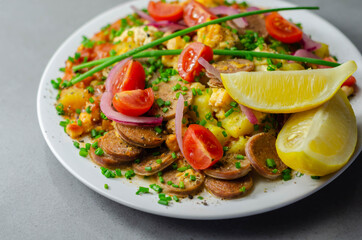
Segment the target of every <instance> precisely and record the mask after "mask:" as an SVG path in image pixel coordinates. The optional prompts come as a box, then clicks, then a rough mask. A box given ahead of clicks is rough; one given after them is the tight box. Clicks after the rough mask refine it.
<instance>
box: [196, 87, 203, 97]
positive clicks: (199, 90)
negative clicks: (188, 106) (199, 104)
mask: <svg viewBox="0 0 362 240" xmlns="http://www.w3.org/2000/svg"><path fill="white" fill-rule="evenodd" d="M196 92H197V94H199V95H200V96H201V95H202V91H201V89H199V88H197V89H196Z"/></svg>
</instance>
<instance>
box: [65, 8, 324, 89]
mask: <svg viewBox="0 0 362 240" xmlns="http://www.w3.org/2000/svg"><path fill="white" fill-rule="evenodd" d="M301 9H304V10H318V9H319V7H292V8H273V9H264V10H258V11H251V12H243V13H239V14H235V15H230V16H226V17H222V18H217V19H214V20H211V21H208V22H204V23H201V24H199V25H196V26H193V27H190V28H186V29H183V30H181V31H178V32H175V33H172V34H170V35H168V36H165V37H161V38H159V39H157V40H155V41H153V42H150V43H147V44H145V45H143V46H140V47H138V48H134V49H132V50H130V51H128V52H126V53H124V54H121V55H119V56H116V57H114V58H113V59H110V60H108V61H106V62H103V63H101V64H100V65H98V66H96V67H95V68H92V69H91V70H89V71H88V72H85V73H83V74H81V75H79V76H77V77H75V78H73V79H72V80H71V84H72V85H74V84H76V83H78V82H80V81H82V80H83V79H85V78H87V77H90V76H92V75H93V74H94V73H96V72H99V71H101V70H102V69H104V68H106V67H109V66H111V65H113V64H114V63H116V62H119V61H121V60H123V59H126V58H128V57H131V56H133V55H135V54H137V53H139V52H142V51H144V50H147V49H149V48H153V47H155V46H157V45H160V44H162V43H163V42H166V41H168V40H170V39H173V38H175V37H178V36H181V35H185V34H188V33H191V32H193V31H195V30H198V29H200V28H203V27H206V26H209V25H212V24H218V23H222V22H226V21H229V20H232V19H236V18H240V17H247V16H251V15H256V14H263V13H268V12H278V11H287V10H301Z"/></svg>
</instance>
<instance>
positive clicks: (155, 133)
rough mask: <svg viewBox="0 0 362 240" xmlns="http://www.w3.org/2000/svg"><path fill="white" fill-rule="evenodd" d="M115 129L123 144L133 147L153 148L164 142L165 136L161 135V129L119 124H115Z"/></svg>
mask: <svg viewBox="0 0 362 240" xmlns="http://www.w3.org/2000/svg"><path fill="white" fill-rule="evenodd" d="M115 127H116V130H117V132H118V134H119V136H120V137H121V138H122V139H123V140H124V141H125V142H127V143H129V144H131V145H133V146H137V147H141V148H155V147H158V146H160V145H161V144H162V143H163V142H164V141H165V140H166V136H165V135H164V134H163V133H162V129H161V128H158V127H156V128H153V127H138V126H129V125H123V124H120V123H117V124H116V125H115ZM158 129H159V130H158Z"/></svg>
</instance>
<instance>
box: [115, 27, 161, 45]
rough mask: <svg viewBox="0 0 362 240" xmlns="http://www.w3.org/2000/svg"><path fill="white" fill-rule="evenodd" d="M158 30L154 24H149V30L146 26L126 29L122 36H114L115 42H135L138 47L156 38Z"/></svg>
mask: <svg viewBox="0 0 362 240" xmlns="http://www.w3.org/2000/svg"><path fill="white" fill-rule="evenodd" d="M158 31H159V30H158V29H157V28H155V27H152V26H148V29H147V31H145V27H144V26H139V27H132V28H130V29H128V30H126V31H124V32H123V33H122V34H121V36H119V37H116V38H114V40H113V42H119V41H120V42H121V43H124V42H128V43H134V44H135V46H136V47H140V46H143V45H145V44H147V43H150V42H153V41H154V40H156V39H157V37H156V36H155V33H156V32H158Z"/></svg>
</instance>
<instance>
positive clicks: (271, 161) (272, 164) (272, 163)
mask: <svg viewBox="0 0 362 240" xmlns="http://www.w3.org/2000/svg"><path fill="white" fill-rule="evenodd" d="M265 164H266V166H267V167H268V168H275V167H276V166H277V164H276V163H275V161H274V159H271V158H268V159H267V160H266V161H265Z"/></svg>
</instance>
